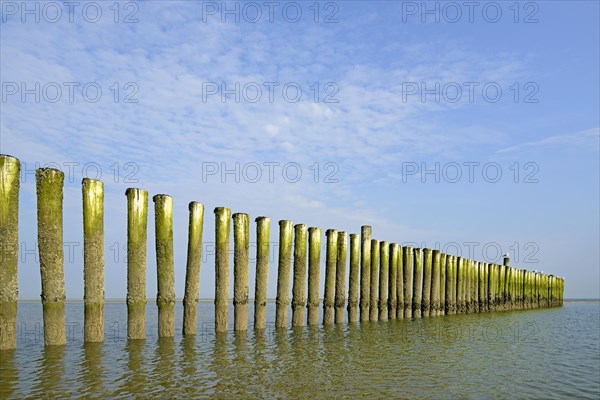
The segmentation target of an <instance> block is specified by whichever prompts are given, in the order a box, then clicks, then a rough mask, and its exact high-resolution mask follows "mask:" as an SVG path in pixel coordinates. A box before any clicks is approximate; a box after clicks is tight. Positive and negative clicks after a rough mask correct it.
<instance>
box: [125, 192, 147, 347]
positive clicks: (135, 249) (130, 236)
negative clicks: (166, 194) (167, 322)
mask: <svg viewBox="0 0 600 400" xmlns="http://www.w3.org/2000/svg"><path fill="white" fill-rule="evenodd" d="M125 195H126V196H127V338H128V339H130V340H134V339H146V244H147V243H146V242H147V239H148V192H147V191H145V190H143V189H133V188H129V189H127V190H126V191H125Z"/></svg>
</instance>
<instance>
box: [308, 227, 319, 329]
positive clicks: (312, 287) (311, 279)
mask: <svg viewBox="0 0 600 400" xmlns="http://www.w3.org/2000/svg"><path fill="white" fill-rule="evenodd" d="M308 243H309V244H308V260H309V261H308V306H307V307H308V325H317V324H318V323H319V277H320V273H321V271H320V269H321V228H316V227H311V228H308Z"/></svg>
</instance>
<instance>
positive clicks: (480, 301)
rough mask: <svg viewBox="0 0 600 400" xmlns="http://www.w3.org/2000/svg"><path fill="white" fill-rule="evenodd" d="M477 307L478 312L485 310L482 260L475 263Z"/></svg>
mask: <svg viewBox="0 0 600 400" xmlns="http://www.w3.org/2000/svg"><path fill="white" fill-rule="evenodd" d="M477 280H478V282H477V286H478V290H477V303H478V304H477V309H478V311H479V312H484V311H487V309H486V306H485V286H486V285H485V267H484V264H483V263H482V262H478V263H477Z"/></svg>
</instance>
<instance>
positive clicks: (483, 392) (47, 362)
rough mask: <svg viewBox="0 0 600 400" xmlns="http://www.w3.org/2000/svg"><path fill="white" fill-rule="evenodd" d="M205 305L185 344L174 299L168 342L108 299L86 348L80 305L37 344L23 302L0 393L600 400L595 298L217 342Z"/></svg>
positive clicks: (34, 320)
mask: <svg viewBox="0 0 600 400" xmlns="http://www.w3.org/2000/svg"><path fill="white" fill-rule="evenodd" d="M213 307H214V306H213V305H212V304H210V303H200V305H199V309H198V317H199V319H198V328H199V329H198V335H197V336H196V337H188V338H184V337H182V336H181V334H180V333H179V331H180V330H181V321H182V313H183V308H182V305H181V303H178V304H177V305H176V324H177V325H176V331H177V334H176V337H175V338H173V339H166V340H165V339H161V340H158V339H157V326H156V321H157V317H156V314H157V310H156V306H155V305H154V304H149V305H148V308H147V324H148V325H147V333H148V337H147V339H146V340H145V341H130V342H127V341H126V321H127V316H126V306H125V304H124V303H107V304H106V309H105V319H106V332H105V335H106V338H105V342H104V343H102V344H85V345H84V343H83V332H82V330H83V304H82V303H67V305H66V321H67V328H68V329H67V332H68V334H69V338H68V343H67V345H66V346H61V347H49V348H44V346H43V335H42V328H41V327H42V316H41V315H42V310H41V305H40V304H37V303H28V302H21V303H19V317H18V322H17V325H18V327H17V331H18V336H17V350H16V351H9V352H1V353H0V357H1V361H0V379H1V380H0V397H2V398H24V397H25V398H72V397H92V398H108V397H121V398H130V397H151V398H165V397H168V398H186V397H187V398H189V397H193V398H206V397H211V398H227V399H229V398H231V399H243V398H249V399H255V398H273V399H276V398H284V399H287V398H320V399H321V398H407V399H411V398H430V399H443V398H450V399H458V398H461V399H495V398H498V399H501V398H511V399H513V398H518V399H554V398H556V399H566V398H569V399H571V398H579V399H586V398H589V399H597V398H599V397H600V304H599V303H565V305H564V307H562V308H552V309H542V310H528V311H516V312H498V313H485V314H469V315H451V316H443V317H434V318H426V319H418V320H402V321H389V322H369V323H361V324H357V325H347V324H343V325H338V326H332V327H327V328H324V327H318V328H312V329H309V328H302V329H296V330H292V329H290V330H287V331H274V330H273V328H272V327H273V325H274V324H272V323H271V324H270V325H269V327H268V329H267V330H266V331H265V332H264V333H262V334H255V333H254V332H253V331H252V329H250V330H249V331H248V332H247V333H245V334H234V333H233V332H230V333H228V334H226V335H222V336H221V335H220V336H217V337H215V335H214V333H213V325H212V321H213V311H214V310H213ZM268 307H269V309H268V321H274V319H275V317H274V315H275V313H274V311H275V305H274V304H272V303H269V304H268ZM249 314H250V315H252V308H251V307H250V313H249ZM232 317H233V310H231V311H230V318H231V321H230V326H231V327H233V321H232ZM251 326H252V323H250V327H251Z"/></svg>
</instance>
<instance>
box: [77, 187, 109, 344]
mask: <svg viewBox="0 0 600 400" xmlns="http://www.w3.org/2000/svg"><path fill="white" fill-rule="evenodd" d="M82 194H83V293H84V295H83V299H84V322H83V323H84V333H83V336H84V341H86V342H102V341H104V184H103V183H102V182H101V181H98V180H95V179H89V178H84V179H83V181H82Z"/></svg>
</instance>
